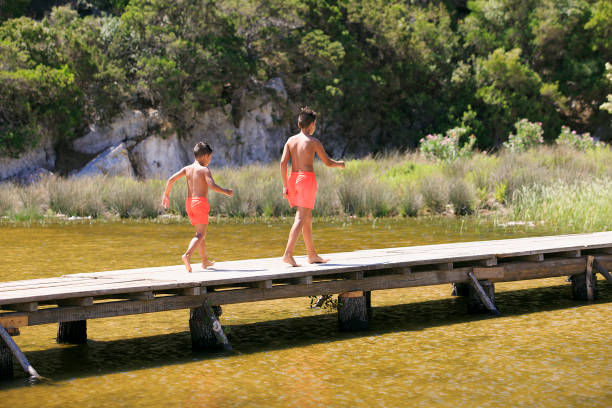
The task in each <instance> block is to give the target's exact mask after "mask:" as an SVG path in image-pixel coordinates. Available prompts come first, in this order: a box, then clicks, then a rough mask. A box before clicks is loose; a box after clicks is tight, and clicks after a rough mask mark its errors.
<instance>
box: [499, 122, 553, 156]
mask: <svg viewBox="0 0 612 408" xmlns="http://www.w3.org/2000/svg"><path fill="white" fill-rule="evenodd" d="M514 127H515V128H516V134H515V135H514V134H510V136H509V137H508V141H507V142H504V147H505V148H506V149H508V150H509V151H511V152H512V153H518V152H524V151H526V150H529V149H531V148H533V147H535V146H537V145H540V144H542V143H544V138H543V137H542V135H543V134H544V131H543V130H542V123H541V122H537V123H533V122H529V121H528V120H527V119H521V120H519V121H518V122H516V123H515V124H514Z"/></svg>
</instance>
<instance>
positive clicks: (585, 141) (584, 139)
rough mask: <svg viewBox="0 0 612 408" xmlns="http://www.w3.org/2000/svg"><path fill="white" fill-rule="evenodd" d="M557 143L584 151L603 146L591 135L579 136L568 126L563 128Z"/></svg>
mask: <svg viewBox="0 0 612 408" xmlns="http://www.w3.org/2000/svg"><path fill="white" fill-rule="evenodd" d="M556 143H557V144H558V145H559V146H566V147H570V148H573V149H576V150H582V151H584V150H587V149H592V148H594V147H599V146H601V143H599V142H595V140H594V139H593V138H592V137H591V134H590V133H583V134H579V133H577V132H576V131H575V130H571V129H570V128H569V127H567V126H561V133H560V134H559V137H558V138H557V140H556Z"/></svg>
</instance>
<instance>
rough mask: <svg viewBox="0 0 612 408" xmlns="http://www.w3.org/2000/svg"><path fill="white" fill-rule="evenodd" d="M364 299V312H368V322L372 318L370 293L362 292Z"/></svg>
mask: <svg viewBox="0 0 612 408" xmlns="http://www.w3.org/2000/svg"><path fill="white" fill-rule="evenodd" d="M363 294H364V295H365V298H366V310H367V311H368V321H369V320H370V319H371V318H372V291H370V290H368V291H367V292H363Z"/></svg>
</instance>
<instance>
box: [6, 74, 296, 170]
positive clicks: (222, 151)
mask: <svg viewBox="0 0 612 408" xmlns="http://www.w3.org/2000/svg"><path fill="white" fill-rule="evenodd" d="M292 109H293V107H292V106H291V104H290V102H289V100H288V95H287V91H286V90H285V86H284V84H283V80H282V79H281V78H273V79H271V80H269V81H268V82H266V83H265V84H261V83H260V84H256V83H254V84H253V86H252V87H251V89H250V90H247V89H240V90H238V91H236V92H235V93H234V95H233V97H232V103H228V104H227V105H225V106H220V107H216V108H212V109H210V110H208V111H205V112H202V113H199V114H197V115H196V116H195V117H186V118H184V123H183V124H182V125H183V126H181V127H182V128H183V129H188V130H187V131H186V132H184V133H183V134H182V135H180V136H179V135H177V134H176V133H170V136H167V137H164V136H163V135H167V134H168V133H169V132H171V131H172V127H171V125H170V124H169V123H166V122H164V121H163V118H162V117H161V115H160V113H159V112H158V111H156V110H153V109H149V110H147V111H139V110H134V109H126V110H125V111H124V112H123V113H122V114H121V115H119V116H118V117H117V118H116V119H115V120H114V121H113V122H112V123H110V124H109V125H107V126H95V125H92V126H90V128H89V131H88V132H87V134H85V135H84V136H82V137H79V138H77V139H75V140H73V141H72V143H71V144H70V145H69V147H68V150H67V153H66V151H65V150H62V152H63V153H62V154H64V155H66V154H69V155H70V154H72V156H70V157H72V158H74V157H76V155H79V154H80V155H83V156H84V158H85V159H87V155H89V157H91V156H92V155H96V156H95V157H94V159H92V160H90V161H89V162H88V163H87V164H86V165H85V166H83V167H82V168H80V169H71V168H70V166H65V164H62V173H64V172H65V173H68V174H70V175H74V176H77V177H80V176H85V175H97V174H103V175H108V176H115V175H120V176H128V177H134V176H136V177H140V178H167V177H168V176H170V175H171V174H172V173H174V172H176V171H177V170H179V169H180V168H181V167H182V166H184V165H186V164H188V163H189V162H191V161H192V160H193V146H194V145H195V144H196V143H197V142H199V141H201V140H205V141H207V142H208V143H210V144H211V146H212V147H213V150H214V152H215V153H214V155H213V161H212V165H213V166H215V167H219V166H239V165H245V164H250V163H255V162H270V161H273V160H278V158H279V157H280V154H281V152H282V147H283V144H284V142H285V140H286V139H287V137H289V136H290V134H291V130H292V129H291V124H290V119H287V115H286V112H288V111H289V110H292ZM291 117H295V116H294V115H291ZM294 130H295V129H294ZM62 157H63V156H62ZM55 159H56V154H55V151H54V149H53V146H52V144H51V143H50V142H46V143H44V144H42V145H41V147H39V148H38V149H35V150H32V151H30V152H27V153H24V154H22V156H21V157H19V158H18V159H8V158H0V181H2V180H6V179H18V180H24V182H27V181H30V180H33V178H36V177H39V176H40V175H41V174H43V173H44V172H45V171H54V166H55ZM60 161H61V163H66V160H60ZM67 162H68V163H70V161H67ZM72 162H73V163H75V164H77V165H82V163H83V161H82V160H72ZM64 167H67V168H64Z"/></svg>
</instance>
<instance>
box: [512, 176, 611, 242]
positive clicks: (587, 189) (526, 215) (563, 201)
mask: <svg viewBox="0 0 612 408" xmlns="http://www.w3.org/2000/svg"><path fill="white" fill-rule="evenodd" d="M512 202H513V213H514V216H515V217H516V218H518V219H521V220H525V221H536V222H544V223H546V224H547V225H548V226H549V227H550V228H551V229H556V230H562V231H595V230H607V229H611V228H612V179H611V178H603V179H596V180H590V181H589V182H584V181H583V182H577V183H573V184H568V183H564V182H559V183H558V184H556V185H550V186H534V187H527V186H525V187H522V188H521V189H519V190H517V191H515V192H514V197H513V199H512Z"/></svg>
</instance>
